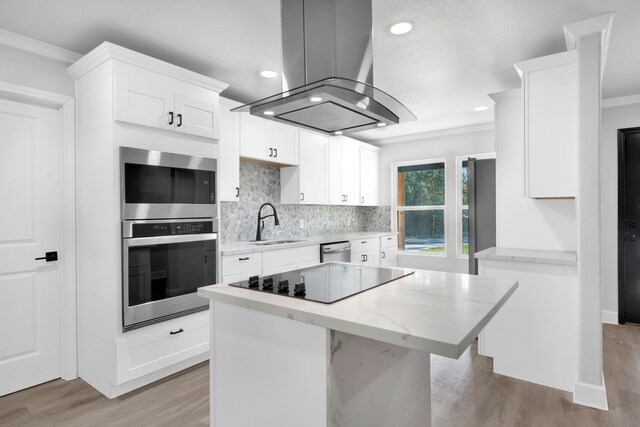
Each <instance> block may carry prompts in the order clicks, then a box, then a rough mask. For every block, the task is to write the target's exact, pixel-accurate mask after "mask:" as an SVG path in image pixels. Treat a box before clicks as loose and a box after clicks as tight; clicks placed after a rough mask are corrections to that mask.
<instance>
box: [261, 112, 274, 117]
mask: <svg viewBox="0 0 640 427" xmlns="http://www.w3.org/2000/svg"><path fill="white" fill-rule="evenodd" d="M262 114H264V115H265V116H273V111H265V112H263V113H262Z"/></svg>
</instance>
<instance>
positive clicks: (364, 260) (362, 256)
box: [360, 254, 365, 262]
mask: <svg viewBox="0 0 640 427" xmlns="http://www.w3.org/2000/svg"><path fill="white" fill-rule="evenodd" d="M360 256H361V257H362V262H364V261H365V259H364V254H362V255H360Z"/></svg>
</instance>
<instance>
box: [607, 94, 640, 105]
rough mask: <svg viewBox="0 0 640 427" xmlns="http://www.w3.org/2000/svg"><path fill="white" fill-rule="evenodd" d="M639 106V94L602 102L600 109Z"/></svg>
mask: <svg viewBox="0 0 640 427" xmlns="http://www.w3.org/2000/svg"><path fill="white" fill-rule="evenodd" d="M632 104H640V93H638V94H636V95H627V96H618V97H616V98H607V99H603V100H602V108H611V107H622V106H625V105H632Z"/></svg>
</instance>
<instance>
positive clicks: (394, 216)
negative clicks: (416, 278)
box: [391, 157, 449, 258]
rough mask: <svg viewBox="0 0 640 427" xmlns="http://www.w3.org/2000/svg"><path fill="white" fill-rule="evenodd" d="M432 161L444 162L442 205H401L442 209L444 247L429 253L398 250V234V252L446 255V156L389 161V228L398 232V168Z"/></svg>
mask: <svg viewBox="0 0 640 427" xmlns="http://www.w3.org/2000/svg"><path fill="white" fill-rule="evenodd" d="M433 163H444V205H426V206H403V207H402V209H400V210H403V211H429V210H442V211H443V215H444V218H443V222H444V248H443V251H442V252H441V253H429V252H416V251H407V250H400V238H399V237H400V236H398V254H402V255H412V256H425V257H439V258H445V257H447V253H448V250H449V246H448V244H447V240H448V239H447V231H448V222H449V221H448V220H447V213H448V205H447V168H448V163H449V162H448V161H447V158H446V157H439V158H433V159H423V160H407V161H402V162H393V163H391V229H392V230H393V231H394V232H395V233H398V209H399V206H398V168H399V167H402V166H415V165H428V164H433Z"/></svg>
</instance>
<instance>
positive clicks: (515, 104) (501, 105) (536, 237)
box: [492, 89, 577, 251]
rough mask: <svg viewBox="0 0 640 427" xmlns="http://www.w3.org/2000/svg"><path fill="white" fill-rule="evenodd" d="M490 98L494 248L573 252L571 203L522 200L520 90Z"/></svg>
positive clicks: (564, 201) (569, 201)
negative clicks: (493, 143)
mask: <svg viewBox="0 0 640 427" xmlns="http://www.w3.org/2000/svg"><path fill="white" fill-rule="evenodd" d="M492 97H493V98H494V100H495V101H496V105H495V108H494V111H495V129H494V132H495V135H496V198H497V201H496V203H497V207H496V220H497V228H496V233H497V236H496V245H497V246H498V247H504V248H523V249H548V250H573V251H575V250H576V241H577V238H576V227H577V225H576V210H575V200H573V199H565V200H539V199H530V198H528V197H525V196H524V178H525V177H524V139H523V138H524V131H523V114H522V113H521V111H522V106H521V100H520V99H521V98H520V89H515V90H512V91H508V92H502V93H500V94H495V95H492Z"/></svg>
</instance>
